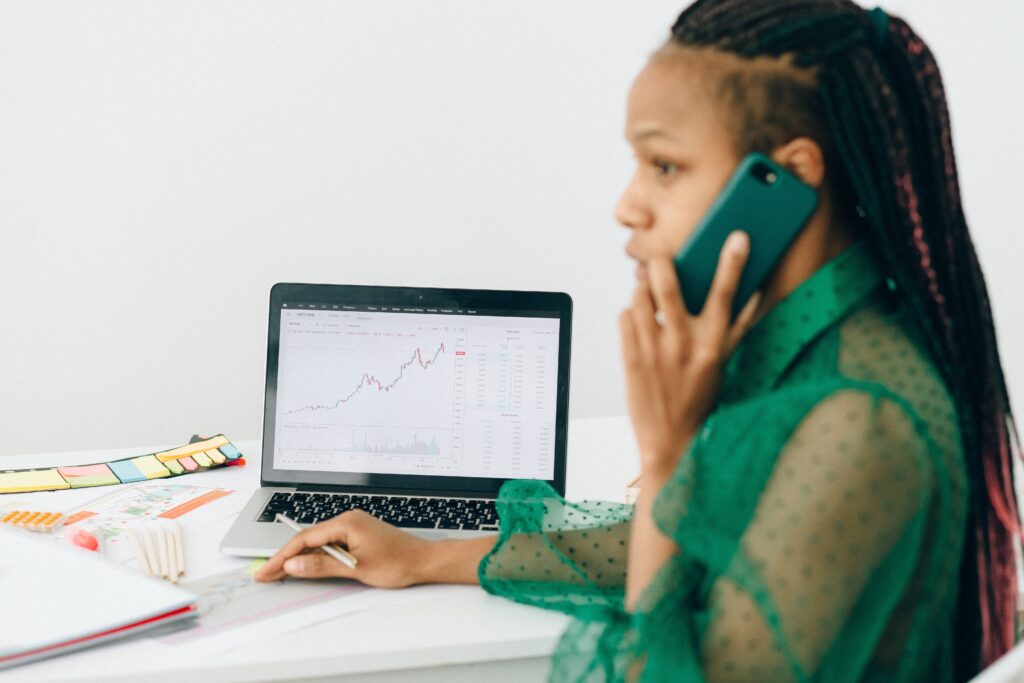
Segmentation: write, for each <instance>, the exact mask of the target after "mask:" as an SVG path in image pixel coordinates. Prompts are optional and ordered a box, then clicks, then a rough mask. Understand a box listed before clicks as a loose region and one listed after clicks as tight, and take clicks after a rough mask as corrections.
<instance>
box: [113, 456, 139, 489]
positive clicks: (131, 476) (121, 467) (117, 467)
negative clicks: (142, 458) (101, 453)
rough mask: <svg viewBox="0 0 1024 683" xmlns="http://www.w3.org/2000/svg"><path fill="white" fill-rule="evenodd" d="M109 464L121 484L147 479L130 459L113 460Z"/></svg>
mask: <svg viewBox="0 0 1024 683" xmlns="http://www.w3.org/2000/svg"><path fill="white" fill-rule="evenodd" d="M109 465H110V469H111V470H113V471H114V474H116V475H117V478H118V479H120V480H121V483H122V484H131V483H132V482H136V481H146V480H147V479H148V477H147V476H146V475H145V474H143V473H142V471H141V470H140V469H139V468H138V467H137V466H136V465H135V462H134V461H132V460H115V461H114V462H112V463H109Z"/></svg>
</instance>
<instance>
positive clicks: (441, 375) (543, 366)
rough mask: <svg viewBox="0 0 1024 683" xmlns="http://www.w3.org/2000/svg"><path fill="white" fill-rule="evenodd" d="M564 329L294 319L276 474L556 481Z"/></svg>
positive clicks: (369, 315)
mask: <svg viewBox="0 0 1024 683" xmlns="http://www.w3.org/2000/svg"><path fill="white" fill-rule="evenodd" d="M558 326H559V321H558V319H557V318H534V317H509V316H498V315H466V316H462V315H435V314H430V313H401V312H399V313H396V312H373V311H337V310H295V309H287V308H286V309H284V310H282V311H281V331H280V349H279V356H278V383H277V398H276V411H277V421H276V424H277V430H278V432H277V436H276V439H275V451H274V467H275V468H278V469H288V470H315V471H325V472H372V473H382V474H423V475H434V476H464V477H501V478H533V479H549V478H551V477H552V476H553V472H554V446H555V411H556V391H557V369H558V338H559V329H558Z"/></svg>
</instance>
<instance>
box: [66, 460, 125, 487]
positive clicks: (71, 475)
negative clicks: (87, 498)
mask: <svg viewBox="0 0 1024 683" xmlns="http://www.w3.org/2000/svg"><path fill="white" fill-rule="evenodd" d="M57 471H58V472H59V473H60V475H61V476H62V477H64V479H66V480H67V482H68V483H69V484H71V488H73V489H78V488H85V487H86V486H108V485H110V484H120V483H121V480H120V479H118V478H117V477H116V476H114V473H113V472H111V471H110V468H109V467H107V465H106V463H100V464H98V465H77V466H74V467H58V468H57Z"/></svg>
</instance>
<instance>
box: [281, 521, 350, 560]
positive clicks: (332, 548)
mask: <svg viewBox="0 0 1024 683" xmlns="http://www.w3.org/2000/svg"><path fill="white" fill-rule="evenodd" d="M274 521H276V522H281V523H282V524H284V525H286V526H288V527H289V528H290V529H292V530H293V531H296V532H298V531H302V527H301V526H299V525H298V524H296V523H295V522H294V521H293V520H291V519H289V518H288V517H285V516H284V515H282V514H281V513H280V512H278V513H277V517H275V518H274ZM320 549H321V550H323V551H324V552H325V553H327V554H328V555H330V556H331V557H333V558H334V559H336V560H337V561H338V562H341V563H342V564H343V565H345V566H346V567H348V568H349V569H355V568H356V564H357V563H358V562H359V560H357V559H356V556H355V555H353V554H352V553H350V552H348V551H346V550H343V549H341V548H339V547H338V546H336V545H330V544H328V545H322V546H320Z"/></svg>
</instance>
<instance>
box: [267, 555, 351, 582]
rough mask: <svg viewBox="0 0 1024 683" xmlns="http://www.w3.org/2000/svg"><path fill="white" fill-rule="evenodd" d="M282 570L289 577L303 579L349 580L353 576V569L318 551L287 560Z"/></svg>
mask: <svg viewBox="0 0 1024 683" xmlns="http://www.w3.org/2000/svg"><path fill="white" fill-rule="evenodd" d="M283 569H284V572H285V573H286V574H288V575H289V576H300V577H302V578H304V579H323V578H328V577H341V578H345V579H351V578H353V577H354V576H355V570H354V569H349V568H348V567H346V566H345V565H343V564H342V563H341V562H338V561H337V560H336V559H334V558H333V557H331V556H330V555H328V554H327V553H325V552H322V551H320V550H316V551H313V552H311V553H305V554H302V555H297V556H295V557H291V558H288V560H286V561H285V563H284V567H283Z"/></svg>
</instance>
